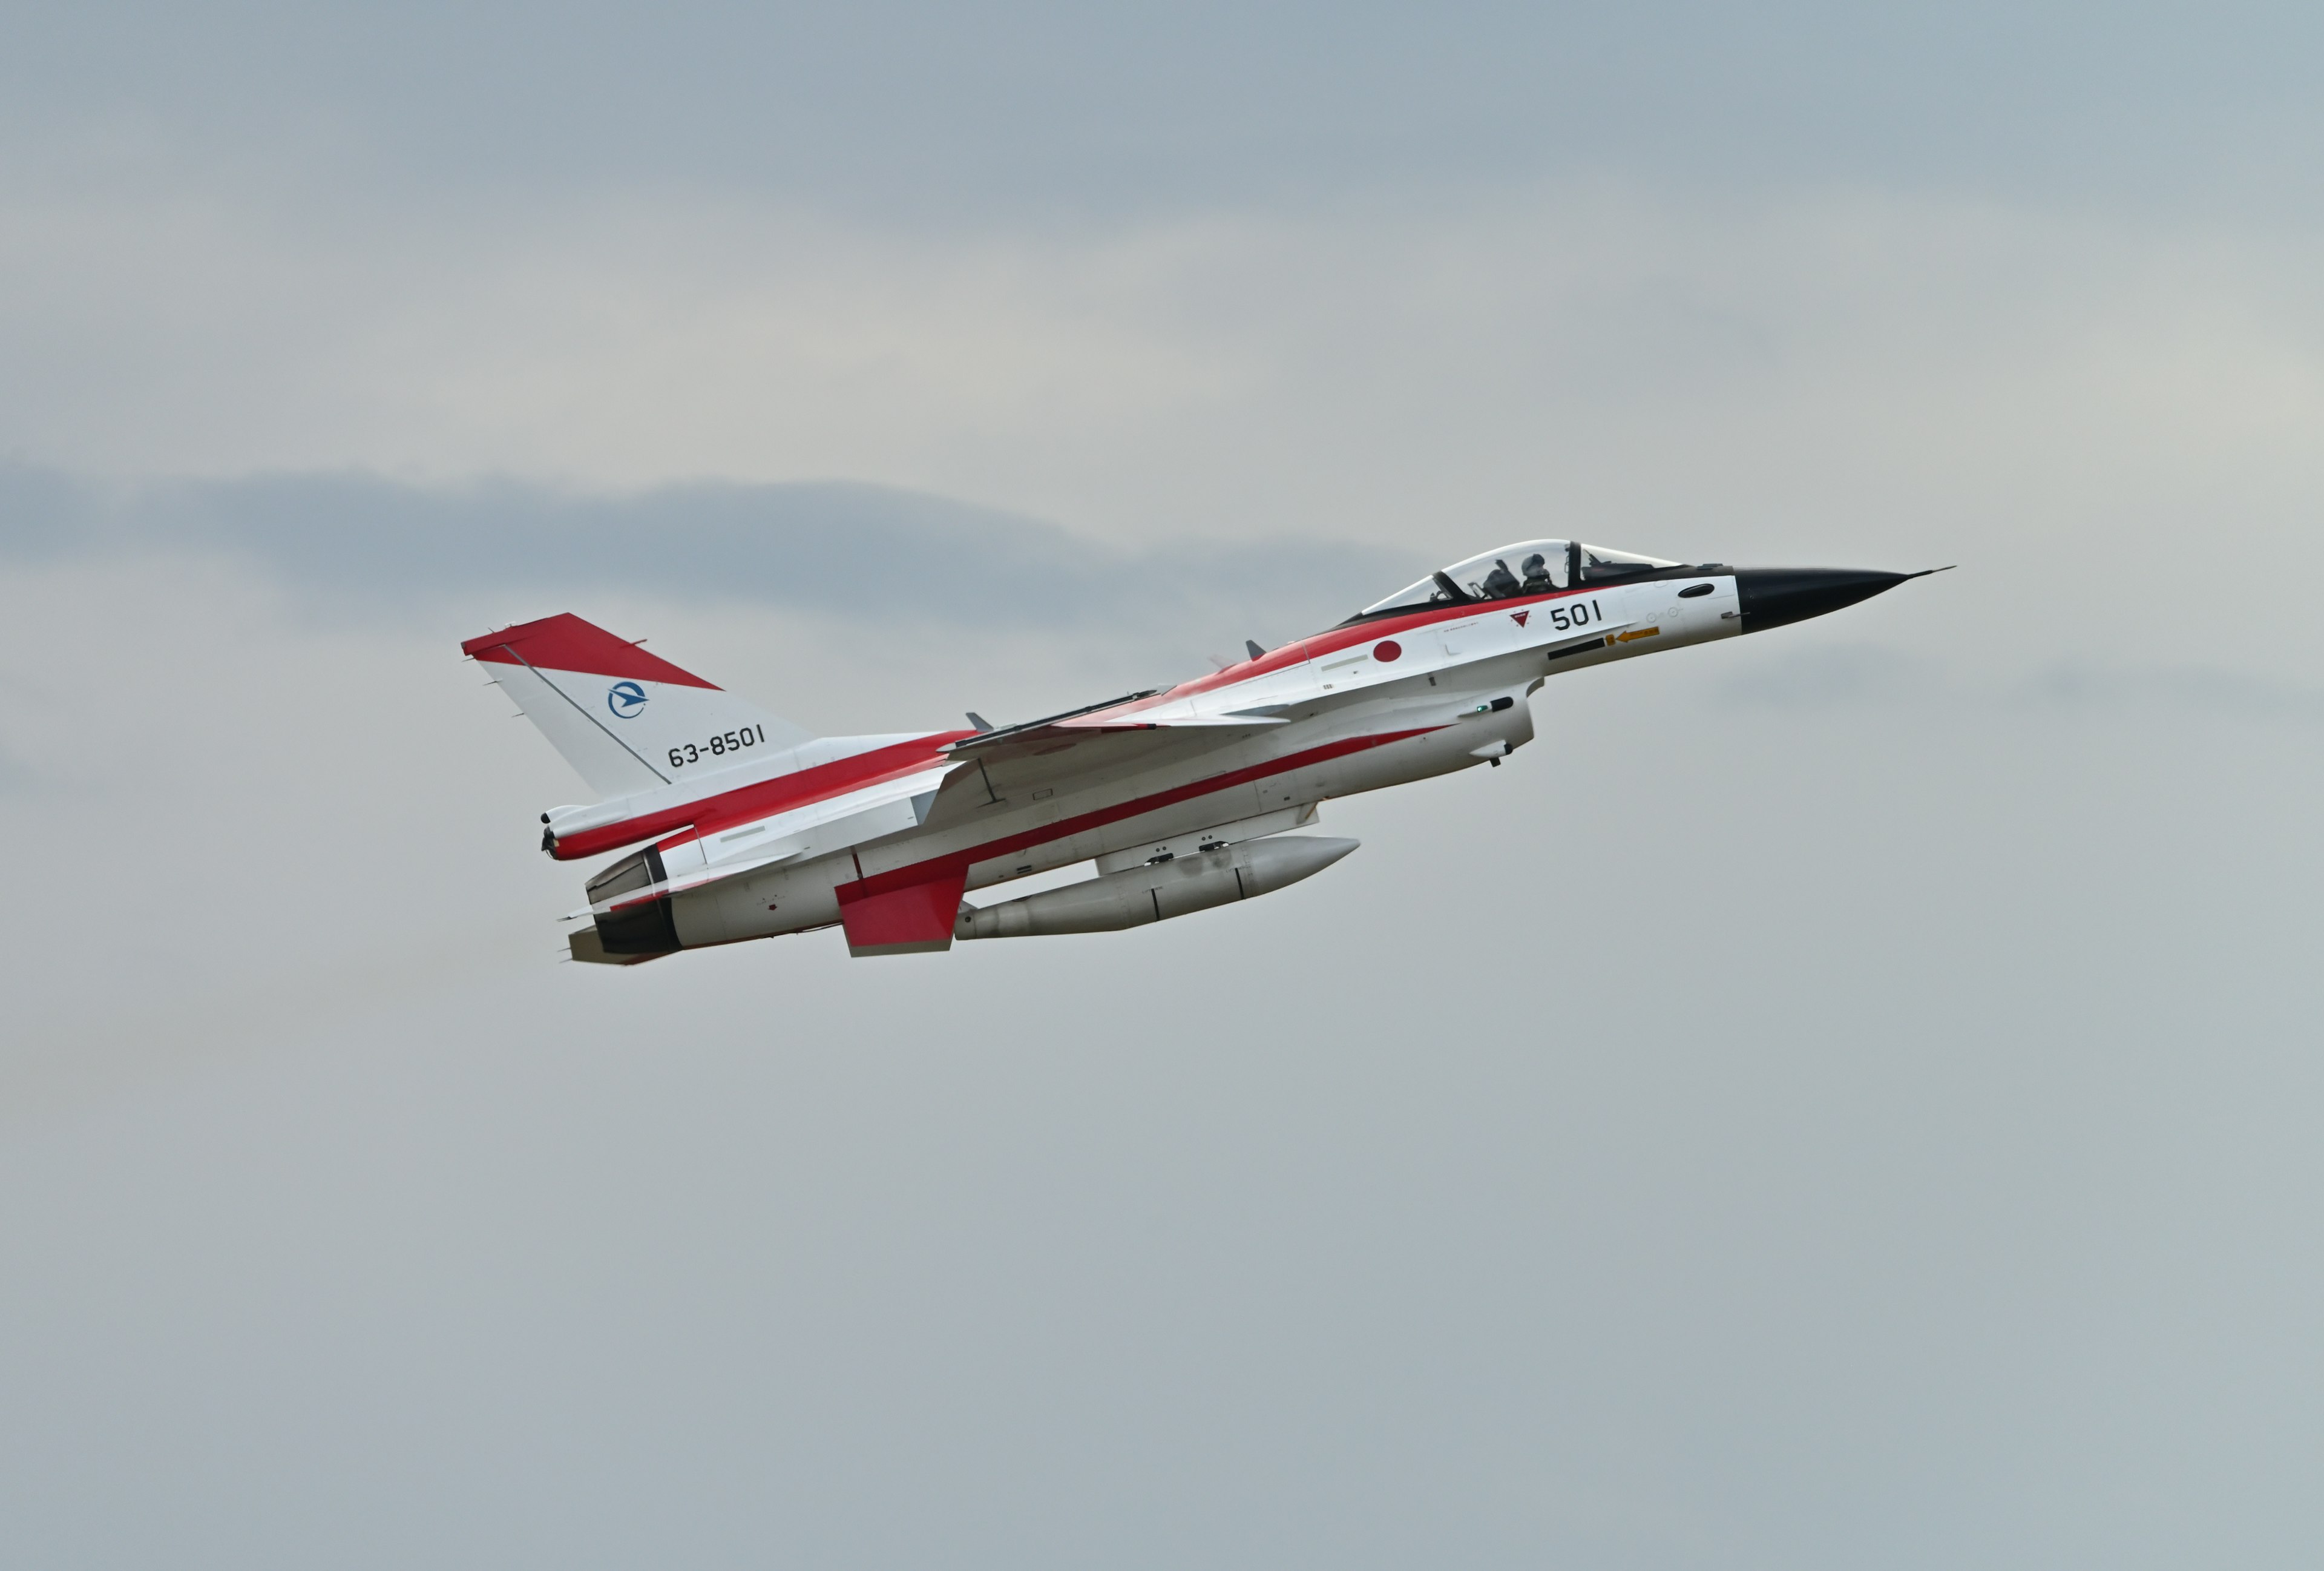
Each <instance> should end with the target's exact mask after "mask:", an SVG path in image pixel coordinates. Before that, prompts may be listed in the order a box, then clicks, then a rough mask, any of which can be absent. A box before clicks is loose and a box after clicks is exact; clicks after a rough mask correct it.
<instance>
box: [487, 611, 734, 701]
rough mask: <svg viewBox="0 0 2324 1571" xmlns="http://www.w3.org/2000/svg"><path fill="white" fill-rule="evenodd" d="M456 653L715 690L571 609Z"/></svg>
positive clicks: (509, 663)
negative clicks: (616, 636)
mask: <svg viewBox="0 0 2324 1571" xmlns="http://www.w3.org/2000/svg"><path fill="white" fill-rule="evenodd" d="M460 652H461V653H462V654H466V655H470V656H473V657H474V658H475V659H477V660H481V661H492V662H493V663H495V664H498V665H506V666H512V665H529V666H531V667H532V668H534V669H535V670H544V671H580V672H582V673H584V674H586V675H588V676H593V677H628V678H630V679H632V680H635V681H641V682H669V683H671V684H673V685H675V686H677V687H681V688H710V689H711V690H712V691H713V692H715V691H716V690H717V684H716V683H715V682H705V681H704V680H703V679H701V678H700V677H697V676H696V675H695V674H694V673H693V672H692V671H687V670H679V669H678V667H676V666H674V665H672V664H670V663H669V661H666V660H664V659H662V658H661V657H660V656H659V655H654V654H648V653H647V652H645V651H644V650H641V649H640V648H639V647H638V646H637V645H636V644H634V643H632V642H629V641H628V640H626V639H620V638H615V637H614V636H613V634H612V633H608V632H606V631H605V630H604V628H602V627H599V626H597V625H596V624H594V623H589V622H584V621H582V620H581V619H580V618H579V617H578V616H576V615H573V614H572V613H571V612H570V611H567V612H566V613H564V614H563V615H558V616H544V617H542V618H541V619H540V620H539V621H538V622H526V623H521V624H518V625H517V626H514V627H503V628H502V629H501V630H500V631H499V632H498V633H483V634H481V635H479V636H477V637H475V638H472V639H469V640H468V641H467V642H466V643H463V644H462V645H460Z"/></svg>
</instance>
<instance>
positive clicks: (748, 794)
mask: <svg viewBox="0 0 2324 1571" xmlns="http://www.w3.org/2000/svg"><path fill="white" fill-rule="evenodd" d="M974 735H978V733H976V732H973V731H936V732H932V733H930V734H929V735H926V736H918V737H915V738H913V739H912V740H911V741H909V742H899V743H896V744H893V745H891V746H888V747H875V748H873V749H871V751H870V752H869V753H854V754H852V755H850V756H849V757H846V758H835V759H833V760H832V761H831V762H829V763H818V764H815V765H812V766H811V767H809V768H807V769H802V770H798V771H795V772H792V773H790V774H781V775H777V776H776V777H775V778H774V779H772V780H762V781H757V782H755V783H753V784H751V785H746V786H737V787H735V788H734V789H733V790H727V791H719V792H717V793H716V794H715V795H712V796H706V797H697V798H696V799H694V800H693V801H690V802H680V803H678V805H677V806H675V807H670V808H664V809H661V810H660V811H659V812H654V813H647V814H645V815H643V816H642V817H640V818H624V819H622V821H621V822H620V823H618V824H604V825H601V826H599V827H596V828H594V829H582V830H577V831H576V832H575V833H574V834H572V835H570V836H558V840H557V843H556V846H555V849H554V850H553V851H552V852H551V853H550V855H553V856H555V857H556V858H557V860H558V861H559V862H571V861H574V860H576V859H577V858H579V857H583V856H595V855H597V854H598V853H599V852H601V851H611V850H613V849H614V848H615V847H617V846H627V845H629V844H631V843H632V841H637V840H646V839H650V838H653V837H654V836H660V835H668V834H669V833H671V832H672V831H673V830H678V829H685V828H689V827H690V828H693V829H695V830H696V831H697V832H698V833H701V834H705V835H706V834H709V833H710V832H712V831H713V830H716V829H724V828H726V827H729V826H731V825H734V824H745V823H748V822H750V821H751V820H752V819H753V818H770V817H772V816H773V815H775V814H777V813H779V812H783V811H785V810H786V809H791V808H803V807H806V806H807V805H808V804H809V803H812V802H820V801H825V800H827V799H830V798H832V797H837V796H844V795H845V794H846V793H848V792H849V791H853V790H862V789H863V788H864V787H866V786H872V785H878V784H879V783H880V782H881V781H887V780H894V779H896V778H897V777H899V776H900V775H907V774H913V773H917V772H919V771H921V770H925V769H932V768H934V767H936V765H937V764H940V763H942V762H945V759H944V756H943V754H942V753H939V752H938V751H937V750H938V749H940V748H941V747H943V746H944V745H945V744H946V743H949V742H957V741H959V740H961V739H962V738H963V737H966V736H974Z"/></svg>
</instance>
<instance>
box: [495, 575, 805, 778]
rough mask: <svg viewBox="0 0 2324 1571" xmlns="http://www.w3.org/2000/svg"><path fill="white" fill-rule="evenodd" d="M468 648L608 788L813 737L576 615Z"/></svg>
mask: <svg viewBox="0 0 2324 1571" xmlns="http://www.w3.org/2000/svg"><path fill="white" fill-rule="evenodd" d="M460 649H461V652H463V653H465V654H467V655H469V656H471V657H473V658H474V659H475V661H477V662H478V663H479V664H481V665H482V666H483V667H484V670H486V671H487V672H488V673H490V674H491V676H492V679H493V681H495V682H497V683H499V684H500V688H501V690H502V691H503V692H504V693H506V694H508V696H509V697H510V698H513V699H515V700H516V707H518V708H519V709H521V710H522V711H523V712H524V716H525V718H526V719H528V720H530V721H531V722H532V723H533V724H534V725H538V726H539V727H540V733H541V735H544V736H546V737H548V738H549V744H550V745H551V746H553V747H555V748H556V749H557V751H558V752H559V753H563V754H564V755H565V762H567V763H569V764H571V765H572V766H573V767H574V769H575V770H576V771H578V772H579V773H580V776H581V778H582V779H583V780H585V781H588V782H589V784H590V786H591V787H592V788H594V789H595V790H596V791H597V792H598V793H599V794H600V795H603V796H609V797H612V796H624V795H628V794H630V793H632V792H635V791H642V790H652V789H653V788H655V787H656V786H659V785H668V784H670V783H672V782H674V781H681V780H687V779H690V778H693V777H696V776H699V775H705V774H710V773H714V772H717V771H719V770H722V769H730V768H733V766H734V765H736V764H739V763H745V762H752V761H753V760H756V759H761V758H764V757H766V756H768V755H769V754H770V753H780V752H782V751H784V750H785V749H786V748H791V747H796V746H798V744H800V743H802V742H808V741H812V740H813V739H814V738H813V737H812V735H810V734H809V733H808V732H807V731H806V730H804V729H802V728H801V727H799V726H797V725H792V724H791V723H790V722H789V721H788V720H785V719H782V718H781V717H780V716H774V715H770V714H768V713H767V712H766V711H765V710H763V709H761V708H760V707H758V706H757V705H755V704H752V703H750V702H748V701H747V700H745V699H742V698H736V697H735V696H734V695H733V694H732V693H729V692H727V691H725V690H724V689H723V688H717V687H714V686H713V685H711V684H710V683H708V682H705V681H704V680H703V679H701V678H700V677H697V676H696V675H695V674H694V673H693V672H691V671H687V670H680V669H679V668H678V667H677V666H674V665H672V664H670V662H669V661H666V660H664V659H662V658H661V657H660V656H659V655H654V654H648V653H647V652H645V651H644V650H642V649H641V648H640V647H638V645H636V644H634V643H632V642H628V641H627V640H626V639H621V638H616V637H614V636H613V634H612V633H608V632H606V631H605V630H604V628H602V627H598V626H595V625H593V624H590V623H586V622H584V621H582V620H581V618H579V617H578V616H575V615H571V614H570V613H567V614H566V615H559V616H549V617H544V618H543V619H542V620H540V621H539V622H527V623H523V624H520V625H518V626H515V627H504V628H503V629H501V630H500V631H499V632H497V633H484V634H483V635H482V636H480V637H476V638H472V639H469V640H468V641H467V642H465V643H463V644H462V645H460Z"/></svg>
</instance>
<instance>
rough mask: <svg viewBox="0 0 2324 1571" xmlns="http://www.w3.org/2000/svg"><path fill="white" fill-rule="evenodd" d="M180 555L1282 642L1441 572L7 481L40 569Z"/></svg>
mask: <svg viewBox="0 0 2324 1571" xmlns="http://www.w3.org/2000/svg"><path fill="white" fill-rule="evenodd" d="M155 550H190V551H196V552H200V553H205V554H212V555H215V554H220V553H224V554H227V555H230V556H233V557H235V558H236V559H241V560H244V561H245V562H248V563H250V564H253V565H254V566H256V567H258V568H261V569H262V570H263V571H264V572H266V573H267V574H269V575H271V576H272V577H275V578H280V579H281V580H282V581H283V582H285V583H287V584H289V585H291V586H293V587H297V588H299V589H301V590H306V591H319V592H323V593H326V594H328V595H330V596H333V597H334V598H335V601H337V603H339V604H342V605H346V604H354V605H370V606H373V607H376V608H382V609H387V608H397V607H404V608H409V607H412V606H418V605H428V606H440V605H447V604H450V603H455V602H466V601H467V600H470V599H473V598H474V597H475V596H478V595H480V594H484V593H494V594H499V595H502V596H512V597H521V596H536V597H548V598H553V597H555V596H558V595H563V594H570V593H574V592H578V591H582V590H604V589H609V588H611V589H618V590H620V591H622V592H623V593H628V594H644V595H669V596H681V597H687V598H692V599H696V600H709V601H733V602H740V603H742V604H745V605H761V606H768V607H776V608H780V609H784V610H791V611H810V612H816V613H820V614H824V615H834V616H837V617H841V618H844V619H849V620H859V621H862V622H867V623H878V622H880V621H881V620H885V619H893V618H895V617H899V616H909V617H912V618H915V619H920V620H927V619H935V620H938V621H944V622H950V623H955V624H962V625H976V626H983V627H991V628H1000V629H1013V628H1028V627H1038V628H1052V629H1062V628H1090V627H1097V626H1111V627H1116V628H1121V629H1124V630H1134V631H1135V632H1137V633H1152V632H1154V631H1156V630H1159V629H1165V628H1168V627H1170V626H1172V625H1173V624H1183V623H1185V622H1186V621H1188V620H1190V619H1194V618H1201V619H1203V621H1205V622H1209V623H1218V622H1222V620H1223V623H1224V624H1232V623H1233V622H1234V620H1235V618H1237V617H1241V618H1244V619H1245V620H1248V619H1250V618H1254V617H1256V618H1261V619H1263V621H1264V623H1265V624H1266V626H1268V627H1269V628H1279V629H1283V630H1284V632H1283V633H1281V634H1279V635H1280V636H1287V635H1289V633H1290V632H1292V631H1306V630H1308V629H1309V628H1310V627H1312V626H1315V625H1324V624H1329V623H1331V622H1334V621H1337V620H1338V619H1339V618H1340V617H1342V616H1344V615H1347V614H1349V613H1350V612H1351V611H1353V610H1355V609H1357V608H1358V607H1359V606H1360V605H1363V604H1364V603H1366V602H1367V601H1369V600H1370V599H1373V598H1376V597H1377V596H1379V595H1380V594H1382V593H1384V592H1386V590H1388V589H1391V588H1394V587H1396V586H1397V584H1398V583H1400V582H1404V581H1406V580H1408V579H1409V578H1412V577H1413V576H1414V575H1415V574H1416V573H1417V572H1418V571H1421V570H1424V569H1425V567H1426V566H1428V565H1429V564H1427V563H1425V562H1422V561H1417V560H1408V559H1399V558H1397V557H1395V556H1393V555H1392V554H1390V553H1388V552H1385V551H1381V550H1376V549H1370V548H1366V547H1361V546H1354V545H1349V544H1345V543H1335V544H1332V545H1328V546H1327V545H1323V544H1319V543H1310V542H1300V541H1257V542H1249V543H1235V542H1229V541H1209V542H1203V541H1196V542H1191V543H1189V542H1184V541H1179V542H1171V543H1169V544H1167V545H1166V546H1162V547H1157V548H1156V549H1153V550H1146V551H1139V550H1122V549H1119V548H1117V547H1114V546H1112V545H1110V544H1108V543H1105V542H1102V541H1091V540H1089V539H1086V538H1084V537H1081V536H1077V535H1074V534H1073V533H1070V532H1069V531H1065V530H1064V529H1060V528H1058V527H1056V525H1054V524H1049V523H1045V522H1040V521H1038V520H1035V519H1030V518H1026V517H1023V516H1021V515H1018V514H1013V513H1003V512H1000V511H997V510H994V509H990V508H982V507H977V506H973V505H971V504H965V503H961V502H955V501H953V500H950V499H948V498H945V497H940V496H933V495H927V494H921V493H917V492H910V491H905V490H900V489H897V488H894V487H890V486H881V485H852V484H842V483H828V484H802V485H738V484H719V483H700V484H693V485H663V486H657V487H653V488H651V489H650V490H645V491H641V492H636V493H632V494H625V495H604V494H576V493H570V492H562V491H558V490H555V489H553V488H550V487H547V486H542V485H530V484H526V483H523V482H520V481H514V480H498V481H485V482H479V483H475V484H470V485H415V484H408V483H404V482H401V481H397V480H393V479H390V478H386V477H383V476H374V475H364V474H310V475H272V476H252V477H248V478H243V479H233V480H200V481H184V482H178V483H172V484H162V485H142V486H134V487H124V486H113V487H106V486H102V485H97V484H94V483H88V482H82V481H77V480H75V479H74V478H72V477H70V476H65V475H61V474H59V473H57V472H55V471H51V470H42V469H33V468H26V467H13V468H12V467H0V552H5V554H7V555H9V556H13V557H14V558H15V559H18V560H20V561H23V562H38V561H48V560H58V559H72V558H78V557H87V556H91V555H98V554H120V553H135V552H152V551H155ZM1286 618H1289V619H1290V620H1289V621H1286ZM1302 618H1304V619H1305V621H1304V622H1302V621H1301V620H1300V619H1302ZM1227 647H1229V648H1233V647H1238V646H1237V645H1236V643H1235V642H1234V641H1233V640H1232V639H1230V640H1229V641H1228V644H1227Z"/></svg>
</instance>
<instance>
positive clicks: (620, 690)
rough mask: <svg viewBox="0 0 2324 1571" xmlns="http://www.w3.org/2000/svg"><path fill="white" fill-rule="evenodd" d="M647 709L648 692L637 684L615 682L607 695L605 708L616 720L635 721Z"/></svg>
mask: <svg viewBox="0 0 2324 1571" xmlns="http://www.w3.org/2000/svg"><path fill="white" fill-rule="evenodd" d="M605 707H607V708H608V709H611V710H612V711H613V718H614V719H616V720H634V719H636V718H637V717H638V711H639V710H641V709H642V708H644V707H646V690H645V689H644V688H641V687H640V686H638V685H637V683H635V682H615V683H614V684H613V688H612V690H611V691H609V692H607V693H606V695H605Z"/></svg>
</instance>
